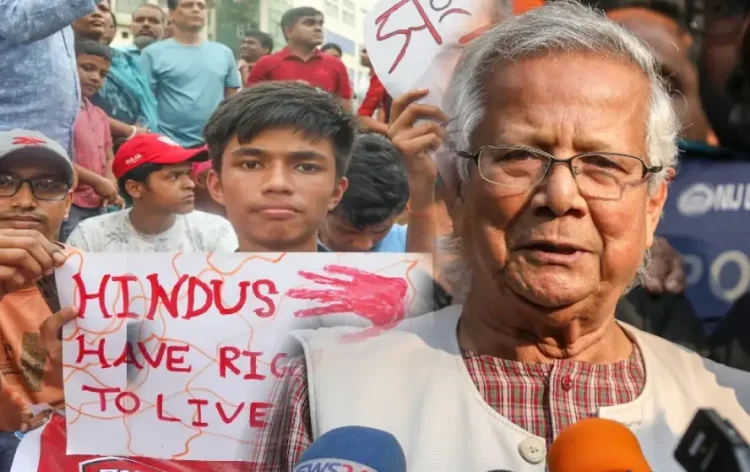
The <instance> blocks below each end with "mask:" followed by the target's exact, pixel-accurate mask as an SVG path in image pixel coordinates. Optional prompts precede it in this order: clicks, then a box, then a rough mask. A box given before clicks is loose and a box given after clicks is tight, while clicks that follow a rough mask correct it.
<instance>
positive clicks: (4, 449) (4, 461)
mask: <svg viewBox="0 0 750 472" xmlns="http://www.w3.org/2000/svg"><path fill="white" fill-rule="evenodd" d="M19 442H21V441H20V440H19V439H18V438H17V437H16V433H9V432H6V431H0V472H10V467H11V466H12V465H13V456H15V455H16V448H17V447H18V443H19Z"/></svg>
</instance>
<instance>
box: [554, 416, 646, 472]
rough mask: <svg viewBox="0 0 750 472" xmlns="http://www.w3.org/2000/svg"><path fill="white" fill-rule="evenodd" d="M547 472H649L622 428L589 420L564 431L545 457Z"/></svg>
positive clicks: (634, 441)
mask: <svg viewBox="0 0 750 472" xmlns="http://www.w3.org/2000/svg"><path fill="white" fill-rule="evenodd" d="M547 465H548V467H549V471H550V472H651V468H650V467H649V465H648V463H647V462H646V459H645V458H644V457H643V451H641V446H640V444H638V438H636V437H635V434H633V432H632V431H630V430H629V429H628V428H627V427H626V426H625V425H623V424H621V423H618V422H617V421H612V420H605V419H601V418H591V419H586V420H583V421H579V422H578V423H575V424H573V425H571V426H569V427H568V428H566V429H564V430H563V431H562V432H561V433H560V434H559V435H558V436H557V438H555V440H554V442H553V443H552V446H551V447H550V450H549V454H547Z"/></svg>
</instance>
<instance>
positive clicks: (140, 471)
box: [78, 457, 158, 472]
mask: <svg viewBox="0 0 750 472" xmlns="http://www.w3.org/2000/svg"><path fill="white" fill-rule="evenodd" d="M157 470H158V469H155V468H154V467H151V466H149V465H145V464H142V463H140V462H136V461H134V460H133V459H126V458H123V457H99V458H96V459H89V460H87V461H83V462H81V463H80V464H78V472H157Z"/></svg>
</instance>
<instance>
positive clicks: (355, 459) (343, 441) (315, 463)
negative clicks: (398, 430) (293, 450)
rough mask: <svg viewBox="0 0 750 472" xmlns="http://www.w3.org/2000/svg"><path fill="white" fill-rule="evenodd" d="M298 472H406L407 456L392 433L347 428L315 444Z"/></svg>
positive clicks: (358, 427)
mask: <svg viewBox="0 0 750 472" xmlns="http://www.w3.org/2000/svg"><path fill="white" fill-rule="evenodd" d="M294 472H406V457H405V456H404V450H403V449H402V448H401V445H400V444H399V443H398V441H397V440H396V437H395V436H393V435H392V434H391V433H387V432H385V431H382V430H379V429H374V428H366V427H364V426H344V427H341V428H336V429H332V430H331V431H328V432H327V433H325V434H323V435H322V436H320V437H319V438H318V439H317V440H316V441H315V442H313V443H312V445H311V446H310V447H309V448H307V450H306V451H305V452H304V453H303V454H302V457H301V458H300V461H299V463H297V466H296V467H295V468H294Z"/></svg>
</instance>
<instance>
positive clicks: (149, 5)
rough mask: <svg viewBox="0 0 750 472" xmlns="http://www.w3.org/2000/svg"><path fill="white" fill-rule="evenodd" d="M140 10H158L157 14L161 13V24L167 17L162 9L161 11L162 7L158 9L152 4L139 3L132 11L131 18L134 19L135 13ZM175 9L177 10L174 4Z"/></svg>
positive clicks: (157, 6)
mask: <svg viewBox="0 0 750 472" xmlns="http://www.w3.org/2000/svg"><path fill="white" fill-rule="evenodd" d="M141 8H153V9H154V10H158V11H159V13H161V22H162V23H164V22H165V21H166V20H167V15H166V14H165V13H164V9H162V7H160V6H159V5H154V4H153V3H141V4H140V5H139V6H138V8H136V9H135V10H133V17H135V14H136V12H137V11H138V10H140V9H141ZM175 8H177V4H175Z"/></svg>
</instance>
